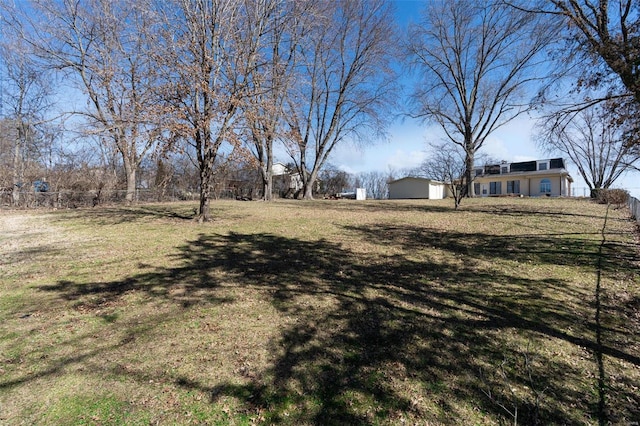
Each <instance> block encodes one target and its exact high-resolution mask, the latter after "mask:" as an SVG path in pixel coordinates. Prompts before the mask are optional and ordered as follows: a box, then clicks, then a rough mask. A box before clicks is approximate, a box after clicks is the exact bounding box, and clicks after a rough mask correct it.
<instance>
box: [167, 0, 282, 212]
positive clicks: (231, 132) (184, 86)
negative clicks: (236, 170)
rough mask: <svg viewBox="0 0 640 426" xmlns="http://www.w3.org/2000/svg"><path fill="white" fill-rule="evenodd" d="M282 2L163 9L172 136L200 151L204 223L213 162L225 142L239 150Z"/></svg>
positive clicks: (179, 3) (215, 0) (211, 1)
mask: <svg viewBox="0 0 640 426" xmlns="http://www.w3.org/2000/svg"><path fill="white" fill-rule="evenodd" d="M277 3H278V2H275V1H269V0H245V1H242V2H240V3H238V2H237V1H235V0H206V1H198V2H193V1H190V0H175V1H174V2H173V3H168V4H166V5H165V7H164V19H165V31H164V37H163V43H162V44H163V45H164V46H165V47H166V48H167V49H166V51H163V52H162V55H163V58H164V60H165V64H164V68H165V70H166V73H167V76H166V82H167V98H168V100H169V104H170V107H171V114H172V124H171V126H170V127H171V132H172V133H173V134H174V135H175V137H177V138H180V139H183V140H186V141H187V142H188V143H189V144H191V145H192V148H193V149H194V150H195V155H196V163H197V166H198V169H199V173H200V208H199V217H198V220H199V221H208V220H210V219H211V215H210V200H211V196H212V190H213V188H214V185H215V164H216V158H217V157H218V154H219V150H220V148H221V147H222V146H223V145H224V144H229V146H231V147H234V148H237V147H239V146H240V139H239V137H238V132H239V131H240V128H241V123H240V121H241V118H242V116H241V111H242V110H243V107H245V106H247V105H248V101H249V99H250V98H251V96H252V90H251V89H252V86H251V84H249V81H250V76H251V75H252V73H253V72H254V70H255V67H257V66H258V64H259V63H260V62H261V60H262V58H260V55H259V54H260V48H261V46H262V43H263V42H264V38H265V34H267V25H268V23H269V19H270V17H271V16H272V14H273V13H275V10H274V9H275V8H276V6H277Z"/></svg>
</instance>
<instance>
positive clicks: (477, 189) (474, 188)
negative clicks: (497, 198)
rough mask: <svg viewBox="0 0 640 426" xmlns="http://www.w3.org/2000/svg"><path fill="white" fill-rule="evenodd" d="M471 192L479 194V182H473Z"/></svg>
mask: <svg viewBox="0 0 640 426" xmlns="http://www.w3.org/2000/svg"><path fill="white" fill-rule="evenodd" d="M473 193H474V194H476V195H479V194H480V184H479V183H474V184H473Z"/></svg>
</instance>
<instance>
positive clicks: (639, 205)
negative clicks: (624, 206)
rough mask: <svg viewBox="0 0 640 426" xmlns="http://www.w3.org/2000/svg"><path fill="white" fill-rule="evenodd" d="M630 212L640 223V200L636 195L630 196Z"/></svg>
mask: <svg viewBox="0 0 640 426" xmlns="http://www.w3.org/2000/svg"><path fill="white" fill-rule="evenodd" d="M628 205H629V212H631V217H632V218H634V219H635V220H636V221H637V222H639V223H640V200H638V199H637V198H635V197H629V203H628Z"/></svg>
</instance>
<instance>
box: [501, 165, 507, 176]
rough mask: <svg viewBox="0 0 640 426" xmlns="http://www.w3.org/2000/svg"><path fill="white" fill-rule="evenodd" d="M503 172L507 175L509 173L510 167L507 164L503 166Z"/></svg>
mask: <svg viewBox="0 0 640 426" xmlns="http://www.w3.org/2000/svg"><path fill="white" fill-rule="evenodd" d="M501 173H502V174H503V175H506V174H507V173H509V167H507V166H502V168H501Z"/></svg>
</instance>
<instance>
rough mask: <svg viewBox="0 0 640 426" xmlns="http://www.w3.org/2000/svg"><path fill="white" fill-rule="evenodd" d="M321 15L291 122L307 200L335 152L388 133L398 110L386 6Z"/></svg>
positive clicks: (345, 3) (322, 7)
mask: <svg viewBox="0 0 640 426" xmlns="http://www.w3.org/2000/svg"><path fill="white" fill-rule="evenodd" d="M316 7H317V8H318V12H317V16H316V19H315V20H314V26H313V28H312V29H311V31H310V32H309V33H308V35H307V37H306V38H305V43H304V46H303V47H302V48H301V49H300V55H301V58H300V59H301V64H300V65H299V67H298V69H299V70H300V74H299V76H298V78H299V80H298V82H297V84H296V90H293V91H292V92H291V93H290V95H289V97H288V101H287V114H286V116H287V120H288V124H289V128H290V129H289V132H288V135H287V139H288V145H287V146H288V149H289V153H290V155H291V158H292V159H293V161H294V162H295V164H296V167H297V169H298V172H299V173H300V176H301V177H302V183H303V186H304V190H303V197H304V198H307V199H310V198H313V188H314V186H315V182H316V178H317V176H318V173H319V172H320V170H321V169H322V166H323V164H325V162H326V161H327V158H328V157H329V155H330V153H331V152H332V151H333V149H334V147H335V146H336V145H338V144H340V143H344V142H345V141H348V140H351V141H355V142H367V141H370V140H371V139H372V138H375V137H376V136H377V135H379V134H380V133H381V132H382V130H383V129H384V127H385V125H386V119H387V117H388V115H387V114H385V111H388V109H389V108H390V106H391V105H392V103H393V102H392V101H393V97H392V95H393V91H392V89H393V87H394V85H393V83H394V79H393V71H392V69H391V66H390V62H391V57H392V56H391V55H392V54H393V52H395V50H396V49H397V45H396V43H395V40H394V27H393V25H392V22H393V16H392V10H391V6H390V4H389V3H388V2H385V1H384V0H339V1H331V2H330V1H321V2H317V4H316Z"/></svg>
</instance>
